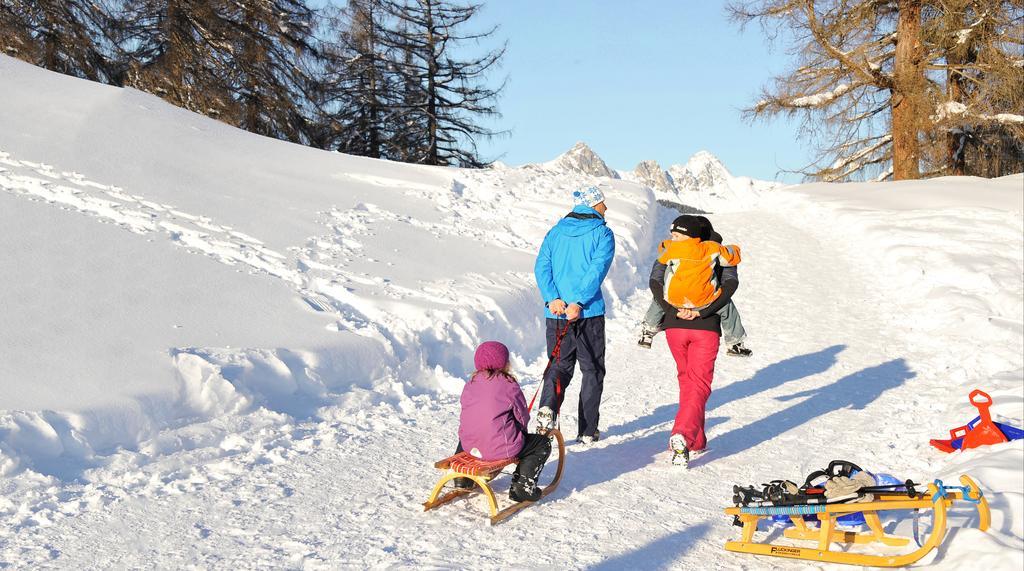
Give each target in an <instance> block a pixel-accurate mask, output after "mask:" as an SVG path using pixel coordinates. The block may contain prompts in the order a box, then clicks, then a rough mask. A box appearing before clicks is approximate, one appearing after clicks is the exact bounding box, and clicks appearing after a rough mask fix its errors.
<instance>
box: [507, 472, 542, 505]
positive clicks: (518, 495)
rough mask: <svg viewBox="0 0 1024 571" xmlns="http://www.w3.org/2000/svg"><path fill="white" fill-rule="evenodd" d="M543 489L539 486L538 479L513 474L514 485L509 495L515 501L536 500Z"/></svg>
mask: <svg viewBox="0 0 1024 571" xmlns="http://www.w3.org/2000/svg"><path fill="white" fill-rule="evenodd" d="M540 494H541V489H540V488H538V487H537V481H536V480H534V479H533V478H528V477H526V476H522V475H520V474H518V473H517V474H512V487H511V488H509V490H508V497H509V498H510V499H511V500H512V501H513V502H535V501H537V500H539V499H540Z"/></svg>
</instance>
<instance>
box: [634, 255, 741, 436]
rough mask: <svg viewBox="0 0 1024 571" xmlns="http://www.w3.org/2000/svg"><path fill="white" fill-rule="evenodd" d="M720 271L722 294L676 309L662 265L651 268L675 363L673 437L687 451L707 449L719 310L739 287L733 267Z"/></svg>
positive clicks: (719, 326)
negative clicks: (699, 304) (700, 305)
mask: <svg viewBox="0 0 1024 571" xmlns="http://www.w3.org/2000/svg"><path fill="white" fill-rule="evenodd" d="M725 270H728V271H721V272H719V274H718V275H719V276H720V279H721V285H720V287H721V289H722V294H721V295H720V296H718V299H716V300H715V301H714V302H712V303H711V304H710V305H708V306H707V307H705V308H703V309H700V310H694V309H678V308H676V307H673V306H672V305H671V304H669V303H668V301H666V300H665V295H664V293H665V264H662V263H659V262H658V261H655V262H654V267H653V268H652V269H651V282H650V286H651V293H652V294H654V299H655V300H657V301H658V303H659V304H660V305H661V306H662V308H663V309H664V310H665V317H664V319H663V320H662V322H661V327H662V329H664V330H665V337H666V340H667V341H668V347H669V350H670V351H671V352H672V357H673V358H674V359H675V361H676V374H677V375H676V376H677V378H678V380H679V411H678V412H677V413H676V421H675V424H674V425H673V426H672V434H673V435H676V434H679V435H682V437H683V439H684V440H685V441H686V448H687V449H689V450H690V451H697V450H703V449H704V447H705V446H707V436H705V435H704V409H705V406H707V402H708V397H710V396H711V383H712V381H713V380H714V377H715V360H716V359H717V358H718V339H719V337H720V336H721V334H722V326H721V322H720V319H719V316H718V310H719V309H721V308H723V307H725V306H726V305H727V304H728V303H729V301H730V300H732V296H733V294H734V293H736V288H738V287H739V277H738V276H737V273H736V269H735V268H725Z"/></svg>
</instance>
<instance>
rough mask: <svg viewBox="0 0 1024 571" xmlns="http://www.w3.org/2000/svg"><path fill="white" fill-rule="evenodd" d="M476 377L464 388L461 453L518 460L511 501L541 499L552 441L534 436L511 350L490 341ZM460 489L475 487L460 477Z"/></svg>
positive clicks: (479, 353) (480, 351)
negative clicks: (529, 429) (542, 475)
mask: <svg viewBox="0 0 1024 571" xmlns="http://www.w3.org/2000/svg"><path fill="white" fill-rule="evenodd" d="M473 361H474V364H475V365H476V372H475V373H473V377H472V378H471V379H470V380H469V382H468V383H466V386H465V388H463V389H462V398H461V399H460V402H461V403H462V414H461V415H460V417H459V448H458V450H456V453H459V452H462V451H463V450H467V451H469V453H470V454H471V455H473V456H475V457H477V458H480V459H481V460H487V461H491V460H503V459H505V458H518V459H519V464H518V466H516V471H515V473H514V474H512V487H511V488H510V489H509V492H508V497H509V498H511V499H512V500H513V501H515V502H522V501H531V502H535V501H537V500H539V499H540V495H541V490H540V488H538V487H537V478H539V477H540V472H541V470H543V469H544V463H545V462H547V460H548V456H549V455H551V441H550V440H549V439H548V437H547V436H542V435H540V434H528V433H527V431H526V426H527V423H528V422H529V420H530V412H529V410H527V407H526V398H525V397H523V391H522V390H521V389H520V388H519V382H518V381H517V380H516V378H515V377H514V376H513V375H512V374H511V373H510V372H509V362H508V348H507V347H505V345H503V344H501V343H499V342H497V341H487V342H486V343H483V344H481V345H480V346H479V347H477V349H476V355H475V356H474V358H473ZM455 485H456V486H458V487H467V488H468V487H472V486H473V482H472V481H470V480H469V479H467V478H457V479H456V480H455Z"/></svg>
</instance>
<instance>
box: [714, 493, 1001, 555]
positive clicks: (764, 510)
mask: <svg viewBox="0 0 1024 571" xmlns="http://www.w3.org/2000/svg"><path fill="white" fill-rule="evenodd" d="M960 482H961V483H962V484H963V485H964V487H965V488H966V490H967V497H966V498H965V497H964V492H963V491H962V490H961V491H955V492H954V491H951V490H946V489H945V488H942V489H940V487H939V486H941V482H936V483H934V484H929V485H928V491H927V492H925V493H924V495H923V497H918V498H916V499H910V498H909V497H907V496H906V495H895V494H894V495H886V494H879V495H876V496H875V498H876V499H875V501H871V502H862V503H850V504H828V505H805V506H777V507H733V508H726V510H725V513H727V514H729V515H732V516H736V517H737V518H738V520H739V522H741V523H742V524H743V531H742V535H743V538H742V540H741V541H730V542H728V543H726V544H725V548H726V549H727V550H729V551H737V552H740V553H753V554H755V555H773V556H775V557H788V558H791V559H806V560H810V561H823V562H828V563H844V564H848V565H868V566H875V567H902V566H904V565H910V564H911V563H914V562H916V561H918V560H919V559H921V558H922V557H924V556H925V555H926V554H927V553H928V552H929V551H931V550H932V549H935V548H936V547H938V545H939V544H940V543H942V539H943V538H944V537H945V535H946V512H947V511H948V510H949V508H950V507H951V506H952V505H953V502H954V501H958V500H965V499H966V500H967V501H968V502H971V503H976V504H977V506H978V529H980V530H981V531H987V530H988V526H989V522H990V514H989V509H988V501H987V500H986V499H985V497H984V496H983V495H982V493H981V489H979V488H978V484H977V483H975V481H974V480H972V479H971V478H970V477H969V476H967V475H963V476H960ZM958 489H959V488H958ZM936 496H937V497H936ZM886 510H922V511H926V510H927V511H931V512H932V529H931V535H930V536H929V537H928V540H927V541H925V542H924V543H923V544H921V547H919V548H918V549H916V550H914V551H911V552H910V553H905V554H903V555H870V554H865V553H853V552H850V551H832V550H831V549H830V546H831V544H832V542H839V543H846V544H868V543H881V544H883V545H887V546H892V547H903V546H906V545H908V544H910V543H911V541H912V540H911V539H910V538H907V537H897V536H892V535H886V533H885V531H884V530H883V529H882V523H881V520H880V518H879V513H880V512H883V511H886ZM854 512H862V513H863V514H864V520H865V522H866V524H867V528H868V532H867V533H857V532H852V531H841V530H837V529H836V518H838V517H839V516H842V515H846V514H849V513H854ZM806 514H814V515H816V516H817V517H818V520H819V521H820V522H821V523H820V526H819V527H818V528H814V527H811V526H808V525H807V523H806V522H805V521H804V515H806ZM776 515H788V516H789V517H790V520H792V522H793V527H791V528H787V529H786V530H785V531H784V532H783V535H785V536H786V537H788V538H790V539H799V540H809V541H817V543H818V545H817V547H794V546H790V545H775V544H770V543H757V542H755V541H754V532H755V531H757V523H758V521H760V520H761V519H762V518H770V517H772V516H776Z"/></svg>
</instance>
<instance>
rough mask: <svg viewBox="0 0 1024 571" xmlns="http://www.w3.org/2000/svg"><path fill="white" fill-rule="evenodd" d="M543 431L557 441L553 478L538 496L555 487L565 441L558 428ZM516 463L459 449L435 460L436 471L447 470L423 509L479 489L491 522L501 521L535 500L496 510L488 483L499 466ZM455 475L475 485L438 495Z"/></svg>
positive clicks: (563, 453)
mask: <svg viewBox="0 0 1024 571" xmlns="http://www.w3.org/2000/svg"><path fill="white" fill-rule="evenodd" d="M547 434H548V436H549V437H551V438H554V439H555V441H556V442H557V443H558V466H557V467H556V468H555V478H554V479H553V480H552V481H551V483H550V484H548V485H547V486H545V487H544V488H543V490H542V492H541V498H544V497H545V496H547V495H548V494H550V493H551V492H553V491H555V488H557V487H558V482H559V481H560V480H561V479H562V468H563V466H564V464H565V440H564V439H563V438H562V433H561V432H559V431H558V430H550V431H548V433H547ZM516 462H517V459H516V458H507V459H505V460H497V461H493V462H484V461H483V460H480V459H479V458H475V457H474V456H471V455H470V454H469V453H468V452H461V453H459V454H456V455H455V456H449V457H448V458H445V459H444V460H440V461H438V462H437V463H435V464H434V467H435V468H438V469H440V470H448V472H447V473H445V475H443V476H441V479H440V480H438V482H437V484H436V485H435V486H434V490H433V491H432V492H431V493H430V499H428V500H427V501H426V502H425V503H424V504H423V511H427V510H432V509H434V508H436V507H438V506H442V505H444V504H447V503H449V502H451V501H453V500H456V499H458V498H460V497H462V496H465V495H468V494H470V493H472V492H474V491H476V490H477V488H479V491H480V493H482V494H483V495H484V496H485V497H486V498H487V503H488V507H489V508H490V512H491V525H494V524H496V523H499V522H501V521H503V520H505V519H506V518H508V517H509V516H511V515H512V514H514V513H516V512H518V511H519V510H521V509H523V508H526V507H528V506H530V505H531V504H533V503H535V502H518V503H514V504H512V505H511V506H509V507H507V508H505V509H502V510H499V509H498V498H497V497H496V496H495V495H494V490H492V489H491V485H490V482H491V480H493V479H494V478H495V477H497V476H498V475H500V474H501V471H502V469H504V468H505V467H506V466H511V465H513V464H515V463H516ZM455 478H468V479H470V480H472V481H473V483H474V484H476V485H475V486H474V487H472V488H467V489H458V488H456V489H454V490H451V491H449V492H448V493H446V494H444V495H441V491H442V489H443V488H444V485H445V484H447V483H448V482H450V481H452V480H454V479H455Z"/></svg>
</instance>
